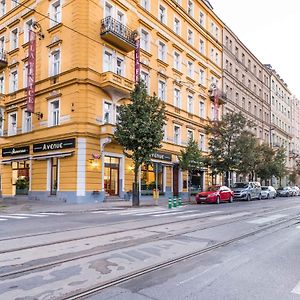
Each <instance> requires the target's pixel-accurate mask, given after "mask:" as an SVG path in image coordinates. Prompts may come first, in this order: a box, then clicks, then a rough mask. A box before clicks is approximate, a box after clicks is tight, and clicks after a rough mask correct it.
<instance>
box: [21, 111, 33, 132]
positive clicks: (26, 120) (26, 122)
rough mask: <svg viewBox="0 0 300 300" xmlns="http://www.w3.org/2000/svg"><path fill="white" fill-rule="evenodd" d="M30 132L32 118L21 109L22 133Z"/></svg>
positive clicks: (27, 112)
mask: <svg viewBox="0 0 300 300" xmlns="http://www.w3.org/2000/svg"><path fill="white" fill-rule="evenodd" d="M31 130H32V118H31V113H30V112H29V111H27V110H26V109H23V122H22V132H23V133H26V132H30V131H31Z"/></svg>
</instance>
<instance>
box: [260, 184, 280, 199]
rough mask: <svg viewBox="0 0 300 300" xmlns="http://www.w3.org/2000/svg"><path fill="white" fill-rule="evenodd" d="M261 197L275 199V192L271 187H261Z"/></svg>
mask: <svg viewBox="0 0 300 300" xmlns="http://www.w3.org/2000/svg"><path fill="white" fill-rule="evenodd" d="M260 193H261V197H262V198H263V199H272V198H273V199H275V198H276V195H277V193H276V190H275V189H274V188H273V187H272V186H270V185H269V186H262V187H261V192H260Z"/></svg>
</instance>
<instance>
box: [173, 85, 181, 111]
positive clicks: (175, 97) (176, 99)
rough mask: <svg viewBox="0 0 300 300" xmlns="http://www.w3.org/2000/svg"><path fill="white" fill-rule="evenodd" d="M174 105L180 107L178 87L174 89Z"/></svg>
mask: <svg viewBox="0 0 300 300" xmlns="http://www.w3.org/2000/svg"><path fill="white" fill-rule="evenodd" d="M174 106H176V107H179V108H180V107H181V92H180V89H177V88H175V89H174Z"/></svg>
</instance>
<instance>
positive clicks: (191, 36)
mask: <svg viewBox="0 0 300 300" xmlns="http://www.w3.org/2000/svg"><path fill="white" fill-rule="evenodd" d="M188 43H189V44H190V45H193V43H194V33H193V31H192V30H191V29H188Z"/></svg>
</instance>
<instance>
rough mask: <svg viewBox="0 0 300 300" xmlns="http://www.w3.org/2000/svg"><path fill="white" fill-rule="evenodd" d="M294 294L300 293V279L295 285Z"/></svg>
mask: <svg viewBox="0 0 300 300" xmlns="http://www.w3.org/2000/svg"><path fill="white" fill-rule="evenodd" d="M292 293H293V294H298V295H300V281H299V282H298V284H297V285H296V286H295V287H294V289H293V290H292Z"/></svg>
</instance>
